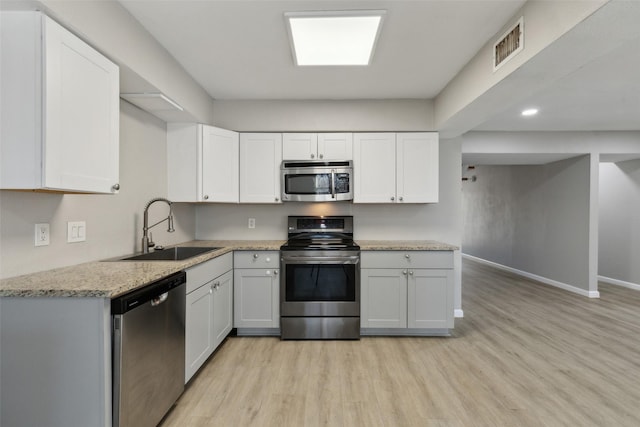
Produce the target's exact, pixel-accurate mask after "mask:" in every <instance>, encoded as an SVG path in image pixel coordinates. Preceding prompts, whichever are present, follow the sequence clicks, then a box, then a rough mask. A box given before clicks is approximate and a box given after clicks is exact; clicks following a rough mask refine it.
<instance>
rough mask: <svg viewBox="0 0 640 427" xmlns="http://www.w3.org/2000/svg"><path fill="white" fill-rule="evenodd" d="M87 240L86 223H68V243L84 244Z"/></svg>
mask: <svg viewBox="0 0 640 427" xmlns="http://www.w3.org/2000/svg"><path fill="white" fill-rule="evenodd" d="M85 240H87V223H86V221H69V222H67V243H76V242H84V241H85Z"/></svg>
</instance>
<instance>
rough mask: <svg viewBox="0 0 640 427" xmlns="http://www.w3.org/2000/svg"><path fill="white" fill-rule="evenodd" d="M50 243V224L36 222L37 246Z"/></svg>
mask: <svg viewBox="0 0 640 427" xmlns="http://www.w3.org/2000/svg"><path fill="white" fill-rule="evenodd" d="M48 245H49V224H36V232H35V246H48Z"/></svg>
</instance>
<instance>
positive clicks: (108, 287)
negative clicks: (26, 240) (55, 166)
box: [0, 240, 458, 298]
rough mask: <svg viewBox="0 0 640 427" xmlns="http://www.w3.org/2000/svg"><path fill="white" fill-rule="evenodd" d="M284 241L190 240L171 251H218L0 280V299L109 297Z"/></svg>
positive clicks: (364, 244) (431, 247)
mask: <svg viewBox="0 0 640 427" xmlns="http://www.w3.org/2000/svg"><path fill="white" fill-rule="evenodd" d="M356 242H357V243H358V244H359V245H360V248H361V250H363V251H372V250H390V251H395V250H398V251H400V250H405V251H407V250H414V251H451V250H457V249H458V247H456V246H453V245H449V244H446V243H440V242H436V241H432V240H356ZM283 243H284V240H194V241H191V242H186V243H183V244H180V245H177V246H206V247H219V248H220V249H217V250H215V251H211V252H206V253H204V254H201V255H198V256H195V257H192V258H189V259H186V260H182V261H119V259H120V258H123V257H124V256H126V255H123V256H120V257H117V258H112V259H109V260H104V261H95V262H88V263H84V264H78V265H73V266H69V267H62V268H56V269H53V270H47V271H41V272H38V273H32V274H26V275H23V276H16V277H10V278H7V279H2V280H0V297H76V298H91V297H93V298H114V297H117V296H119V295H122V294H125V293H127V292H129V291H132V290H134V289H137V288H140V287H142V286H144V285H146V284H148V283H151V282H154V281H156V280H159V279H161V278H163V277H166V276H168V275H170V274H173V273H176V272H178V271H181V270H184V269H186V268H189V267H191V266H193V265H196V264H199V263H201V262H204V261H207V260H209V259H212V258H216V257H218V256H221V255H224V254H226V253H229V252H233V251H242V250H247V251H251V250H254V251H257V250H272V251H277V250H279V249H280V246H281V245H282V244H283Z"/></svg>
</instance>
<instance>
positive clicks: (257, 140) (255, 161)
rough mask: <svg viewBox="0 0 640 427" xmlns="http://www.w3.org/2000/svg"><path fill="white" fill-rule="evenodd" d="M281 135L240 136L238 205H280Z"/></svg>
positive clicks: (243, 134) (255, 134) (258, 134)
mask: <svg viewBox="0 0 640 427" xmlns="http://www.w3.org/2000/svg"><path fill="white" fill-rule="evenodd" d="M281 163H282V134H280V133H241V134H240V203H282V201H281V200H280V164H281Z"/></svg>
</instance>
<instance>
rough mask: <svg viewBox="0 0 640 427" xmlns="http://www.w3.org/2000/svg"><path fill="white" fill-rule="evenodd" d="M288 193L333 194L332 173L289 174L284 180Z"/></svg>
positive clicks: (285, 189) (285, 190)
mask: <svg viewBox="0 0 640 427" xmlns="http://www.w3.org/2000/svg"><path fill="white" fill-rule="evenodd" d="M284 192H285V193H286V194H331V174H330V173H317V174H288V175H286V176H285V180H284Z"/></svg>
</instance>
